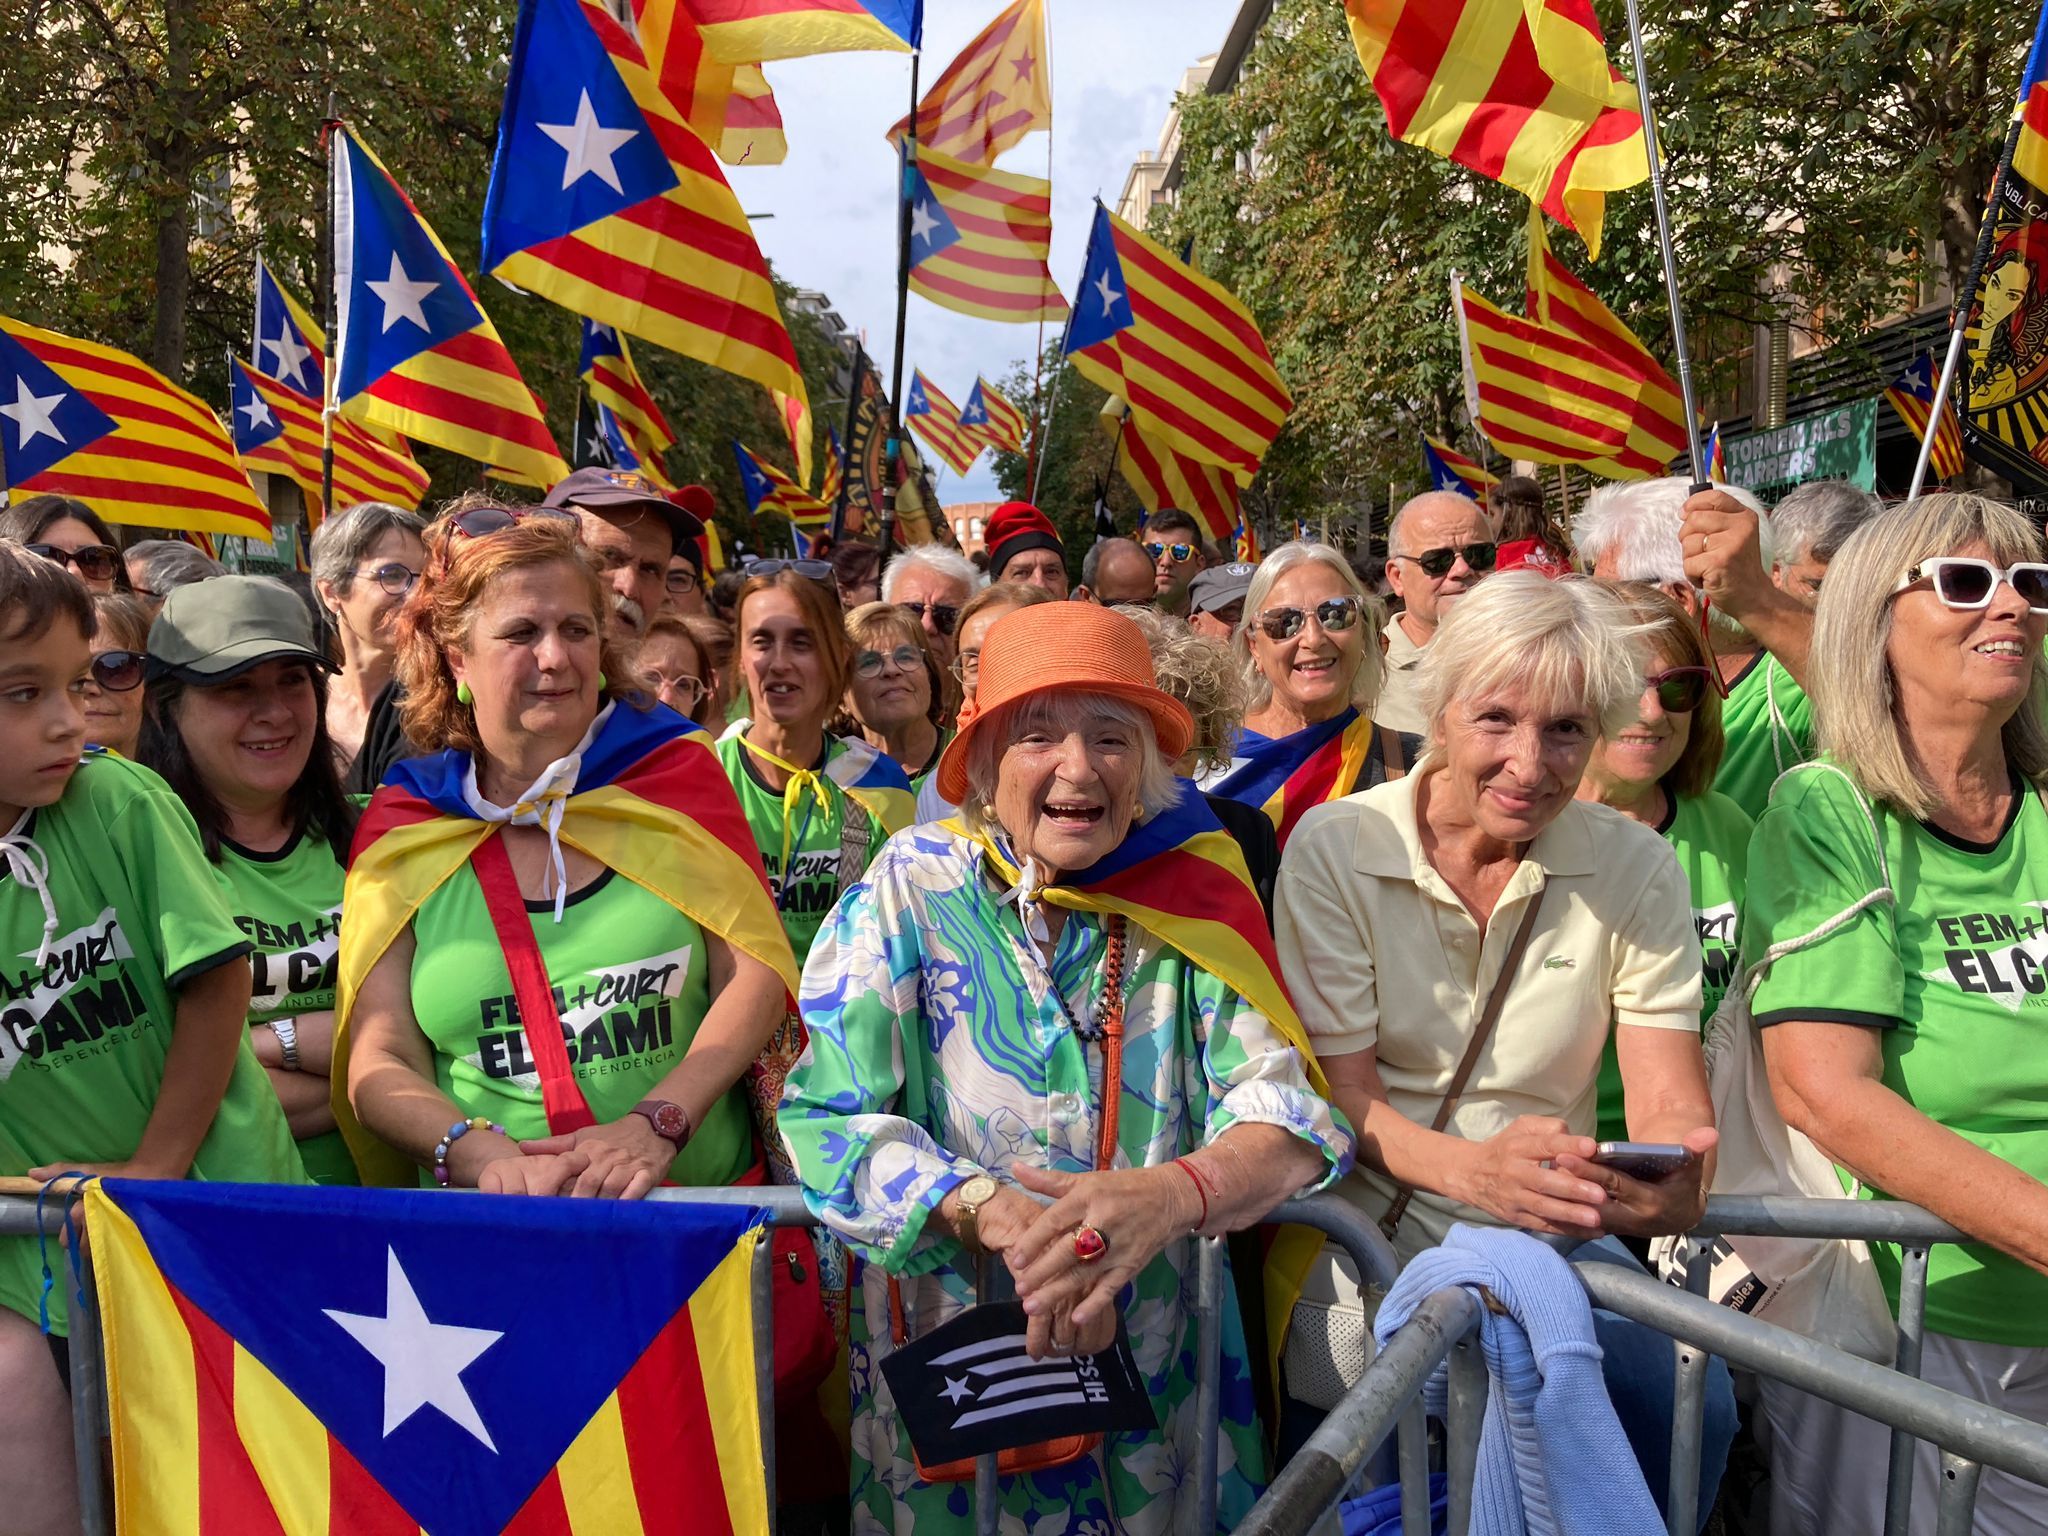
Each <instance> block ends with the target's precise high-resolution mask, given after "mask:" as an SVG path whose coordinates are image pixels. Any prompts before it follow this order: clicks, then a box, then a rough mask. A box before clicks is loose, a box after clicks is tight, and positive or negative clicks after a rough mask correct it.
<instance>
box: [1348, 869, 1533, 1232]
mask: <svg viewBox="0 0 2048 1536" xmlns="http://www.w3.org/2000/svg"><path fill="white" fill-rule="evenodd" d="M1542 907H1543V892H1542V891H1538V892H1537V893H1536V894H1535V895H1534V896H1532V897H1530V898H1529V910H1528V911H1526V912H1524V913H1523V914H1522V926H1521V927H1519V928H1517V929H1516V930H1515V937H1514V939H1513V941H1512V942H1510V943H1509V945H1508V952H1507V954H1506V955H1505V956H1503V957H1502V959H1501V963H1500V974H1499V975H1498V976H1496V977H1495V978H1494V981H1493V991H1492V992H1490V993H1488V994H1487V998H1486V1011H1485V1012H1484V1013H1482V1014H1480V1016H1479V1025H1478V1027H1477V1028H1476V1029H1474V1030H1473V1031H1472V1039H1471V1041H1470V1042H1469V1043H1468V1044H1467V1045H1466V1047H1465V1058H1464V1060H1462V1061H1460V1062H1459V1063H1458V1070H1457V1071H1456V1072H1454V1073H1452V1074H1451V1085H1450V1087H1449V1088H1447V1089H1445V1090H1444V1101H1443V1103H1441V1104H1439V1105H1437V1107H1436V1118H1435V1119H1434V1120H1432V1121H1430V1122H1429V1128H1430V1129H1431V1130H1432V1131H1440V1130H1442V1129H1443V1128H1444V1127H1445V1126H1446V1125H1448V1124H1449V1123H1450V1119H1451V1115H1452V1113H1453V1111H1455V1110H1456V1109H1457V1107H1458V1100H1459V1099H1461V1098H1463V1097H1464V1094H1465V1085H1466V1084H1467V1083H1468V1082H1470V1081H1471V1080H1472V1069H1473V1068H1474V1067H1476V1066H1477V1065H1478V1064H1479V1053H1480V1052H1481V1051H1482V1050H1484V1049H1485V1048H1486V1042H1487V1041H1488V1040H1490V1039H1491V1038H1492V1037H1493V1027H1494V1025H1496V1024H1498V1023H1499V1022H1500V1013H1501V1009H1502V1008H1504V1007H1506V1006H1507V1000H1508V988H1510V987H1512V986H1513V985H1514V984H1515V972H1516V971H1518V970H1520V969H1521V965H1522V956H1523V955H1524V954H1526V953H1527V952H1528V949H1529V940H1530V939H1531V938H1533V937H1534V936H1535V933H1536V914H1537V913H1538V912H1539V911H1541V910H1542ZM1414 1198H1415V1188H1414V1186H1413V1185H1410V1184H1403V1185H1401V1186H1400V1187H1399V1190H1398V1192H1397V1193H1396V1194H1395V1196H1394V1203H1393V1204H1392V1205H1390V1206H1388V1207H1387V1214H1386V1215H1384V1216H1382V1217H1381V1218H1380V1231H1381V1232H1382V1233H1384V1234H1385V1236H1386V1239H1387V1241H1388V1242H1392V1241H1393V1240H1394V1233H1395V1231H1396V1230H1397V1229H1398V1228H1399V1227H1400V1225H1401V1218H1402V1217H1403V1216H1404V1215H1406V1214H1407V1212H1408V1202H1409V1201H1410V1200H1412V1199H1414Z"/></svg>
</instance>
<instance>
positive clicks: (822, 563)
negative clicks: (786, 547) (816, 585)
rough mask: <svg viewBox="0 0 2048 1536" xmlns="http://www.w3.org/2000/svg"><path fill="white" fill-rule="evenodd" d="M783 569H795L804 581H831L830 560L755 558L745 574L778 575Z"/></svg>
mask: <svg viewBox="0 0 2048 1536" xmlns="http://www.w3.org/2000/svg"><path fill="white" fill-rule="evenodd" d="M784 571H795V572H796V573H797V575H799V576H801V577H803V579H804V580H805V581H831V579H832V562H831V561H829V560H756V561H755V562H754V563H753V564H752V565H750V566H748V567H747V574H748V575H749V576H780V575H781V574H782V573H783V572H784ZM835 590H836V589H835Z"/></svg>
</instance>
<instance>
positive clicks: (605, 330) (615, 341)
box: [576, 317, 625, 379]
mask: <svg viewBox="0 0 2048 1536" xmlns="http://www.w3.org/2000/svg"><path fill="white" fill-rule="evenodd" d="M624 356H625V353H624V352H623V351H621V350H620V348H619V333H618V332H617V331H615V330H613V329H612V328H611V327H610V326H608V325H600V324H598V322H597V321H595V320H592V319H589V318H588V317H586V318H585V319H584V321H583V356H582V357H581V358H579V359H578V360H577V363H576V373H577V376H578V377H579V378H585V379H587V378H589V377H590V370H591V369H593V368H595V367H596V366H597V363H598V360H599V359H600V358H606V357H624Z"/></svg>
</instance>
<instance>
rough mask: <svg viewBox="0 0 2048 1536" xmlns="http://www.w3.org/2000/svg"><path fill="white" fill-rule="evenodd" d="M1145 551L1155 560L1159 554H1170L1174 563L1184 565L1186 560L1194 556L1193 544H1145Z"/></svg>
mask: <svg viewBox="0 0 2048 1536" xmlns="http://www.w3.org/2000/svg"><path fill="white" fill-rule="evenodd" d="M1145 553H1146V554H1148V555H1150V556H1151V557H1152V558H1153V559H1154V560H1155V561H1156V560H1157V559H1158V558H1159V557H1160V556H1161V555H1171V556H1172V557H1173V563H1174V564H1175V565H1185V564H1187V563H1188V561H1190V560H1192V559H1194V558H1195V546H1194V545H1192V544H1147V545H1146V546H1145Z"/></svg>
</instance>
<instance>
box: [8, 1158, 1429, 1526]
mask: <svg viewBox="0 0 2048 1536" xmlns="http://www.w3.org/2000/svg"><path fill="white" fill-rule="evenodd" d="M648 1198H649V1199H651V1200H665V1201H680V1202H683V1203H686V1204H698V1205H745V1206H758V1207H760V1208H762V1209H763V1210H765V1211H767V1213H768V1221H769V1224H770V1225H771V1226H776V1227H815V1226H817V1225H818V1222H817V1220H816V1218H814V1217H813V1216H812V1215H811V1213H810V1210H809V1209H808V1208H807V1207H806V1206H805V1205H804V1202H803V1196H802V1195H801V1194H800V1193H799V1192H798V1191H797V1190H795V1189H790V1188H784V1187H779V1186H773V1185H770V1186H760V1185H754V1186H733V1187H727V1188H712V1189H658V1190H655V1191H654V1192H653V1193H651V1194H650V1195H649V1196H648ZM1273 1219H1274V1220H1278V1221H1285V1222H1287V1223H1288V1224H1290V1225H1298V1226H1305V1227H1313V1228H1315V1229H1316V1230H1318V1231H1320V1232H1322V1233H1324V1234H1325V1235H1327V1236H1328V1237H1330V1238H1331V1239H1332V1240H1333V1241H1335V1242H1336V1243H1337V1244H1338V1246H1340V1247H1341V1248H1343V1250H1344V1251H1345V1252H1346V1253H1347V1254H1348V1255H1349V1256H1350V1258H1351V1260H1352V1262H1353V1263H1354V1264H1355V1265H1356V1266H1357V1268H1358V1273H1359V1275H1360V1276H1361V1277H1362V1283H1363V1284H1365V1285H1378V1286H1382V1287H1384V1286H1388V1285H1391V1284H1393V1282H1394V1278H1395V1276H1396V1274H1397V1272H1398V1270H1399V1262H1398V1261H1397V1260H1396V1259H1395V1257H1394V1251H1393V1249H1392V1248H1391V1247H1390V1246H1389V1245H1388V1243H1387V1241H1386V1239H1385V1238H1384V1237H1382V1236H1381V1235H1380V1233H1379V1229H1378V1228H1377V1227H1375V1226H1373V1224H1372V1223H1371V1222H1369V1221H1367V1220H1366V1219H1365V1218H1364V1217H1363V1216H1362V1215H1360V1214H1359V1212H1358V1211H1357V1209H1356V1208H1354V1207H1353V1206H1351V1205H1349V1204H1347V1203H1346V1202H1345V1201H1344V1200H1342V1199H1340V1198H1339V1197H1337V1196H1335V1195H1332V1194H1317V1195H1310V1196H1307V1197H1305V1198H1303V1199H1299V1200H1291V1201H1288V1202H1286V1203H1285V1204H1283V1205H1282V1206H1281V1207H1280V1208H1279V1209H1277V1210H1276V1211H1274V1213H1273ZM63 1222H64V1202H63V1201H62V1200H60V1199H57V1198H55V1197H52V1198H51V1199H50V1200H48V1201H47V1202H45V1206H44V1209H43V1210H42V1211H41V1212H40V1213H38V1211H37V1209H36V1202H35V1201H34V1200H32V1199H24V1198H20V1197H12V1196H10V1197H0V1237H25V1236H34V1235H35V1233H36V1232H37V1231H39V1230H40V1231H44V1232H48V1233H50V1234H52V1241H53V1242H54V1241H55V1234H56V1233H57V1232H58V1230H59V1229H60V1228H61V1227H62V1225H63ZM1186 1241H1191V1242H1194V1243H1195V1244H1196V1264H1195V1307H1194V1319H1195V1328H1196V1334H1195V1339H1196V1345H1195V1350H1196V1353H1195V1360H1196V1369H1195V1411H1196V1415H1197V1418H1196V1422H1197V1423H1198V1424H1199V1425H1200V1426H1201V1442H1200V1445H1199V1447H1198V1452H1197V1462H1196V1468H1195V1476H1196V1477H1197V1478H1198V1480H1199V1481H1198V1482H1197V1484H1196V1486H1197V1487H1198V1488H1199V1489H1200V1490H1201V1493H1200V1503H1199V1506H1198V1509H1197V1517H1196V1521H1195V1523H1194V1526H1193V1530H1195V1531H1199V1532H1208V1531H1213V1530H1214V1529H1215V1528H1216V1496H1217V1471H1216V1469H1217V1465H1218V1449H1219V1447H1218V1441H1219V1437H1220V1433H1221V1423H1220V1421H1221V1413H1220V1409H1221V1400H1220V1394H1221V1388H1222V1349H1223V1329H1222V1308H1223V1288H1224V1285H1225V1284H1226V1281H1225V1278H1224V1267H1223V1257H1224V1250H1223V1241H1222V1239H1220V1238H1190V1239H1186ZM52 1258H53V1267H55V1263H54V1261H55V1260H56V1258H57V1255H55V1254H53V1255H52ZM82 1273H83V1276H84V1282H83V1288H84V1291H85V1295H86V1301H85V1303H84V1304H83V1305H81V1304H80V1303H79V1302H78V1300H77V1298H76V1296H75V1295H73V1296H72V1298H71V1308H70V1316H71V1438H72V1446H73V1450H74V1452H75V1454H76V1456H77V1461H78V1502H79V1513H80V1516H81V1521H82V1524H83V1527H84V1533H85V1536H112V1532H113V1520H112V1515H111V1512H110V1511H109V1509H108V1507H107V1493H106V1473H105V1468H104V1460H103V1444H104V1438H105V1436H106V1433H107V1392H106V1372H105V1363H104V1358H103V1355H102V1350H101V1343H100V1328H99V1299H98V1293H97V1291H96V1290H95V1289H94V1286H93V1279H92V1259H91V1254H90V1252H88V1253H87V1254H86V1255H85V1256H84V1258H83V1265H82ZM1007 1279H1008V1277H1007V1275H1006V1274H1004V1273H1003V1271H1002V1266H1001V1265H1000V1264H998V1263H995V1262H994V1261H986V1262H984V1264H983V1266H982V1273H981V1274H980V1276H979V1277H978V1283H977V1291H978V1292H979V1294H981V1295H983V1296H986V1297H989V1298H991V1299H995V1298H997V1297H998V1296H1000V1295H1003V1294H1007V1292H1008V1289H1009V1288H1008V1285H1007ZM751 1280H752V1290H753V1297H752V1300H753V1311H754V1384H755V1390H756V1393H757V1395H758V1401H759V1402H760V1404H761V1410H762V1411H761V1476H762V1479H763V1481H764V1483H765V1485H766V1487H767V1490H768V1522H769V1530H770V1531H771V1533H772V1532H773V1530H774V1528H775V1518H776V1517H775V1418H774V1413H773V1404H774V1400H775V1315H774V1304H773V1303H774V1276H773V1268H772V1253H771V1251H770V1248H769V1245H768V1244H767V1243H762V1244H760V1245H759V1246H757V1247H756V1248H755V1250H754V1262H753V1269H752V1275H751ZM58 1283H59V1284H60V1285H67V1286H68V1285H70V1284H71V1278H70V1271H69V1266H68V1263H67V1264H66V1265H65V1267H64V1269H63V1271H62V1272H61V1273H60V1274H59V1277H58ZM1426 1432H1427V1426H1426V1425H1425V1424H1424V1423H1423V1420H1422V1415H1421V1411H1420V1408H1419V1406H1418V1407H1417V1408H1416V1410H1415V1412H1414V1413H1413V1414H1411V1415H1410V1416H1409V1419H1408V1420H1407V1421H1406V1422H1404V1425H1403V1436H1402V1466H1403V1473H1404V1482H1405V1480H1406V1475H1407V1472H1408V1469H1409V1462H1410V1460H1411V1459H1415V1465H1416V1466H1419V1467H1425V1470H1426V1464H1425V1462H1424V1461H1423V1460H1421V1459H1420V1458H1426V1456H1427V1448H1426V1442H1425V1439H1424V1436H1425V1435H1426ZM974 1503H975V1529H976V1532H977V1536H995V1533H996V1531H997V1529H998V1526H999V1523H1000V1519H1001V1503H1000V1488H999V1483H998V1475H997V1471H996V1458H995V1457H993V1456H984V1457H982V1458H980V1459H979V1461H978V1462H977V1463H976V1467H975V1480H974Z"/></svg>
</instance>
